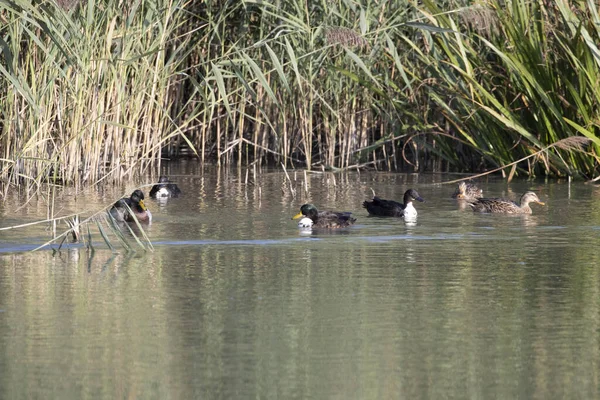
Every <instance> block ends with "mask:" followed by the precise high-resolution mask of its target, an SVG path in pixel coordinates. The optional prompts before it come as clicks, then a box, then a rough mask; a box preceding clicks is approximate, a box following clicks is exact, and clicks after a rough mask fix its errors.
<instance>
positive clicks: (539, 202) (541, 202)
mask: <svg viewBox="0 0 600 400" xmlns="http://www.w3.org/2000/svg"><path fill="white" fill-rule="evenodd" d="M537 203H538V204H539V205H540V206H545V205H546V203H544V202H543V201H538V202H537Z"/></svg>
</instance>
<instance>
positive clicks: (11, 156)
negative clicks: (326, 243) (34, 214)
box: [0, 0, 600, 187]
mask: <svg viewBox="0 0 600 400" xmlns="http://www.w3.org/2000/svg"><path fill="white" fill-rule="evenodd" d="M18 4H19V6H18V7H17V6H16V5H14V4H13V3H7V4H4V5H2V6H1V7H2V16H3V18H4V19H6V21H7V23H6V24H4V25H3V26H2V27H1V28H0V32H2V36H1V37H2V39H0V40H1V41H2V42H1V43H0V44H1V45H2V56H3V62H2V66H3V67H2V69H0V73H2V74H3V75H4V77H5V78H6V79H5V80H3V82H2V83H0V93H1V95H0V102H1V104H2V113H3V118H2V123H1V136H0V146H1V149H0V151H1V152H2V155H1V156H0V158H1V159H2V169H1V171H0V176H1V177H2V179H4V180H6V181H9V182H12V183H19V184H23V183H24V184H26V185H30V186H32V187H37V185H39V183H41V182H43V181H46V180H50V181H53V180H60V181H64V182H67V183H73V184H76V185H79V184H94V183H97V182H102V181H111V180H120V179H124V178H127V177H129V176H131V175H133V174H136V173H144V172H146V171H155V170H156V168H157V167H159V166H160V162H161V155H163V156H164V155H167V156H168V157H176V156H178V155H182V154H185V155H188V154H191V155H197V156H198V158H199V161H200V162H217V163H220V164H228V165H234V164H237V165H250V164H252V163H258V164H261V163H264V164H274V165H281V164H283V165H284V166H285V167H296V166H306V167H307V168H309V169H310V168H319V169H336V168H341V169H343V168H349V167H356V166H372V167H375V168H385V169H395V170H405V169H407V168H409V169H412V170H417V171H423V170H437V171H448V170H453V171H479V170H485V169H490V168H502V167H503V166H506V165H510V164H511V163H514V162H515V161H516V160H520V159H523V160H524V161H522V162H519V163H517V164H516V165H517V167H518V168H517V169H516V172H517V173H519V174H529V175H535V174H551V175H564V174H570V175H577V174H581V175H584V176H587V177H592V176H594V175H596V174H597V172H598V171H597V169H598V163H597V162H596V154H597V152H598V145H599V144H600V141H599V139H598V138H597V133H598V121H599V120H600V119H599V118H598V117H599V113H598V105H599V104H600V101H599V99H600V86H599V85H597V82H598V78H600V76H599V68H598V67H599V64H600V60H599V56H598V54H600V52H599V51H598V48H597V47H596V44H595V43H599V42H600V40H599V39H600V35H599V33H600V31H599V29H600V28H598V27H599V26H600V25H599V24H598V22H599V21H598V19H599V17H598V14H597V11H596V10H595V6H594V4H593V2H578V3H567V2H564V1H557V2H523V1H509V2H504V1H503V2H500V1H498V0H488V1H483V2H479V3H478V4H477V5H468V4H467V3H466V2H464V1H462V2H434V1H431V0H424V1H423V2H422V3H420V5H419V6H415V3H409V2H408V1H399V2H383V1H381V2H360V1H352V0H328V1H325V0H323V1H319V2H312V1H308V0H287V1H283V0H281V1H275V2H264V1H255V0H246V1H233V2H232V1H217V0H213V1H206V2H199V3H198V2H188V3H186V2H183V1H179V0H138V1H135V2H133V3H129V2H127V3H126V2H119V1H115V0H108V1H106V2H97V1H94V0H90V1H86V2H80V3H79V4H75V5H72V4H71V5H70V7H69V8H64V4H63V7H61V6H53V5H52V4H51V3H45V4H44V7H42V8H38V7H37V6H34V5H32V4H28V3H27V2H19V3H18ZM576 135H579V136H585V137H587V138H589V139H590V140H591V141H592V143H593V144H592V146H591V147H590V148H588V149H586V151H573V150H572V149H562V148H561V147H560V146H552V144H553V143H556V142H559V141H560V140H562V139H565V138H568V137H572V136H576ZM542 149H545V150H544V151H540V150H542ZM532 154H535V155H536V157H528V156H529V155H532Z"/></svg>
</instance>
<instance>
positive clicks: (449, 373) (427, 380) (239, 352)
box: [0, 166, 600, 399]
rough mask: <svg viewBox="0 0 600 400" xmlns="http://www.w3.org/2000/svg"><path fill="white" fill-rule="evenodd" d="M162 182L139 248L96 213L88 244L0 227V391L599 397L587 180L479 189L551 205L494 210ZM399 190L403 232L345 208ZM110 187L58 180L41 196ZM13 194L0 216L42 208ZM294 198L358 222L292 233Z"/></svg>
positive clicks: (316, 178)
mask: <svg viewBox="0 0 600 400" xmlns="http://www.w3.org/2000/svg"><path fill="white" fill-rule="evenodd" d="M186 168H189V169H186ZM173 175H179V176H177V177H176V180H177V181H178V182H179V183H180V186H181V188H182V190H183V191H184V196H183V197H182V198H180V199H174V200H171V201H169V202H168V203H167V204H166V205H162V206H160V205H158V204H157V203H156V202H155V201H153V200H150V201H148V202H147V203H149V205H150V206H151V207H152V210H153V211H154V219H155V221H154V223H153V224H152V226H151V227H149V229H148V234H149V236H150V237H151V239H152V241H153V243H154V245H155V251H154V252H149V253H144V252H137V253H135V254H133V253H132V254H127V253H125V252H124V251H120V252H119V253H118V254H112V253H111V252H110V251H108V250H107V249H106V246H104V245H103V244H102V240H101V238H100V236H99V234H98V233H97V231H96V230H95V229H94V226H92V235H93V237H94V243H95V244H96V246H95V252H93V254H92V253H90V252H87V251H86V250H85V249H84V248H81V247H71V248H67V249H63V250H61V251H60V252H59V253H57V254H55V255H53V254H52V252H51V251H46V250H42V251H39V252H36V253H26V252H22V251H19V250H23V249H29V248H32V247H34V246H36V245H39V244H41V243H44V242H45V241H46V240H48V239H49V237H50V235H51V234H50V231H49V229H48V227H47V225H36V226H32V227H26V228H22V229H17V230H11V231H0V348H1V349H2V351H1V352H0V371H1V373H0V398H6V399H21V398H61V399H71V398H72V399H81V398H107V399H114V398H144V399H152V398H156V399H169V398H170V399H183V398H284V399H291V398H302V399H304V398H315V399H323V398H339V399H384V398H394V399H397V398H411V399H413V398H480V399H489V398H534V399H551V398H596V397H597V396H598V394H599V387H600V382H599V379H600V374H599V368H600V354H599V353H600V333H599V328H600V254H599V253H598V251H597V247H596V246H597V244H598V242H599V240H598V237H599V235H600V201H599V198H600V188H598V187H596V186H593V185H584V184H582V183H575V184H571V185H569V184H568V183H566V182H525V181H521V182H513V183H511V184H510V185H506V183H504V182H502V181H484V182H481V186H482V187H483V189H484V193H485V194H486V195H490V196H506V197H511V198H518V196H519V195H520V194H521V193H522V192H524V191H525V190H526V189H533V190H534V191H536V192H537V193H538V194H539V195H540V197H541V199H542V200H543V201H546V202H547V206H546V207H539V206H536V205H533V207H534V214H533V215H531V216H514V217H501V216H495V215H477V214H473V213H472V212H470V211H469V210H461V209H460V208H459V207H458V206H457V204H456V203H455V202H454V200H452V199H451V198H450V194H451V193H452V192H453V190H454V187H453V186H436V185H433V184H432V183H435V182H439V181H442V180H447V179H450V177H442V176H434V175H420V176H419V175H404V174H371V173H360V174H359V173H349V174H339V175H331V174H324V175H322V174H319V175H310V176H309V177H308V179H309V182H307V183H306V184H305V182H304V179H305V176H304V174H302V173H298V174H296V175H295V174H293V173H291V174H290V177H291V179H292V180H293V185H292V186H293V187H294V189H295V190H296V196H295V197H293V196H292V194H291V192H290V186H289V183H288V182H287V178H286V176H285V174H283V173H280V172H271V173H268V172H265V173H261V174H260V175H258V176H257V177H256V179H254V177H253V175H252V173H250V174H249V176H248V178H246V171H245V170H243V171H241V172H238V171H230V170H221V171H218V170H207V171H195V170H193V169H192V167H186V166H183V167H182V168H181V169H180V170H177V171H176V173H173ZM307 187H308V189H309V192H310V196H307V194H306V188H307ZM409 187H413V188H416V189H417V190H418V191H419V193H420V194H421V195H422V196H423V197H424V198H425V199H426V203H424V204H418V205H417V209H418V211H419V218H418V221H417V224H416V225H414V226H407V225H405V224H404V222H403V221H401V220H395V219H382V218H369V217H367V213H366V211H365V210H363V209H362V208H361V203H362V201H363V200H365V199H368V198H369V197H371V196H372V192H371V188H372V189H374V190H375V191H376V193H377V194H378V195H380V196H381V197H384V198H395V199H401V197H402V194H403V192H404V190H406V189H407V188H409ZM121 190H125V188H113V189H112V190H108V189H105V190H104V191H103V192H102V193H96V192H91V191H90V192H86V193H83V194H77V195H75V193H73V192H69V191H68V190H67V192H66V193H64V195H61V197H60V202H57V203H56V205H55V209H56V210H57V211H60V212H61V214H62V215H65V214H68V213H69V212H71V211H72V210H77V209H87V210H94V209H97V208H99V207H100V206H102V205H103V204H108V202H110V201H111V199H114V198H115V197H116V196H118V193H119V192H120V191H121ZM146 191H147V190H146ZM18 199H19V197H18V196H16V195H14V196H12V197H9V198H8V200H7V202H6V203H4V204H3V205H1V206H0V216H1V218H0V226H2V227H5V226H10V225H15V224H17V223H24V222H28V221H34V220H37V219H43V218H45V217H46V212H47V202H46V201H45V200H44V199H43V198H36V199H34V200H33V201H32V202H31V203H30V204H28V205H27V206H25V207H23V208H21V209H19V210H17V206H16V204H17V203H18ZM307 201H311V202H314V203H315V204H316V205H317V206H318V207H321V208H323V209H325V208H330V209H333V208H335V209H339V210H347V211H353V212H355V215H356V216H357V217H358V221H357V224H356V225H355V226H354V227H352V228H350V229H346V230H344V231H340V232H335V233H327V232H318V233H314V234H308V235H306V234H301V233H300V232H299V231H298V229H297V228H296V225H295V222H294V221H291V220H290V217H291V216H292V215H294V214H295V213H296V212H297V211H298V209H299V207H300V205H301V204H303V203H305V202H307ZM61 229H64V228H63V227H59V231H60V230H61Z"/></svg>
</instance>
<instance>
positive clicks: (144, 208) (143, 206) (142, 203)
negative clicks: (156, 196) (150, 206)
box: [140, 200, 146, 211]
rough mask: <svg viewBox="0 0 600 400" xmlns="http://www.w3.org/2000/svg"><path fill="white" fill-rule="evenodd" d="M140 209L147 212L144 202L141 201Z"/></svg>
mask: <svg viewBox="0 0 600 400" xmlns="http://www.w3.org/2000/svg"><path fill="white" fill-rule="evenodd" d="M140 208H141V209H142V210H144V211H146V205H145V204H144V200H140Z"/></svg>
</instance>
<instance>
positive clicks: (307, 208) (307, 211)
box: [292, 204, 356, 229]
mask: <svg viewBox="0 0 600 400" xmlns="http://www.w3.org/2000/svg"><path fill="white" fill-rule="evenodd" d="M298 218H302V219H301V220H300V221H299V222H298V227H299V228H330V229H336V228H344V227H346V226H350V225H352V224H353V223H354V222H356V218H352V213H351V212H339V211H318V210H317V207H315V206H314V205H312V204H304V205H303V206H302V207H300V212H299V213H298V214H296V215H294V216H293V217H292V219H298Z"/></svg>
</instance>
